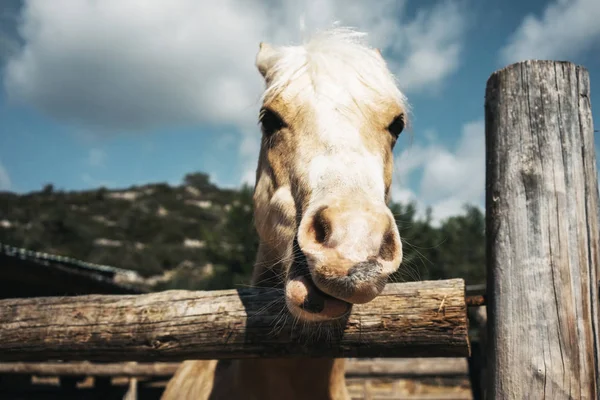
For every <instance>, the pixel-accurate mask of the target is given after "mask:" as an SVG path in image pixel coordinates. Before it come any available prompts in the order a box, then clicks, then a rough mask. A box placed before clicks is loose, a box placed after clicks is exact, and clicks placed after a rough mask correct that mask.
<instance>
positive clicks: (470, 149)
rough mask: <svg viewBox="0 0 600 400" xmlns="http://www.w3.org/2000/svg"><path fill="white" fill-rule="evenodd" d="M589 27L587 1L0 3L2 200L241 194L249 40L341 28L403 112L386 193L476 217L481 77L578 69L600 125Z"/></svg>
mask: <svg viewBox="0 0 600 400" xmlns="http://www.w3.org/2000/svg"><path fill="white" fill-rule="evenodd" d="M598 21H600V1H598V0H554V1H541V0H531V1H522V0H507V1H503V2H497V1H481V0H459V1H453V0H442V1H428V0H419V1H415V0H413V1H411V2H409V1H401V0H400V1H389V0H378V1H357V0H319V1H300V0H283V1H273V0H261V1H259V0H220V1H197V0H171V1H168V2H167V1H159V0H156V1H153V0H144V1H142V0H103V1H93V0H52V1H48V0H2V2H0V79H1V80H0V190H4V191H13V192H17V193H25V192H30V191H37V190H40V189H41V188H42V187H43V186H44V185H45V184H47V183H52V184H53V185H54V187H55V188H56V189H62V190H84V189H91V188H96V187H99V186H106V187H109V188H126V187H129V186H131V185H141V184H146V183H152V182H167V183H169V184H173V185H177V184H180V183H181V181H182V179H183V177H184V176H185V174H187V173H190V172H196V171H202V172H206V173H208V174H209V175H210V177H211V179H212V180H213V181H214V182H216V183H217V184H218V185H220V186H223V187H237V186H240V185H241V184H243V183H248V184H250V185H253V183H254V171H255V168H256V161H257V157H258V149H259V141H260V129H259V126H258V124H257V115H258V110H259V107H260V96H261V91H262V89H263V81H262V78H261V77H260V74H259V73H258V71H257V70H256V67H255V65H254V61H255V57H256V53H257V51H258V45H259V43H260V42H263V41H264V42H268V43H272V44H274V45H287V44H298V43H301V42H302V40H303V39H305V37H306V35H307V34H309V33H310V32H312V31H314V30H316V29H324V28H327V27H330V26H332V25H333V24H334V23H336V22H337V23H338V24H341V25H344V26H351V27H355V28H357V29H359V30H361V31H364V32H366V33H367V34H368V41H369V43H370V44H371V45H372V46H374V47H378V48H379V49H381V50H382V53H383V56H384V57H385V59H386V61H387V62H388V65H389V66H390V69H391V71H392V73H393V74H394V75H395V76H396V78H397V80H398V82H399V87H400V89H401V90H402V91H403V93H404V94H405V95H406V96H407V97H408V101H409V103H410V104H411V109H412V110H411V120H412V121H411V129H410V132H408V133H405V134H403V135H402V136H401V139H400V140H399V142H398V143H397V145H396V147H395V151H394V154H395V172H394V186H393V191H392V193H393V199H394V200H396V201H415V202H416V203H417V205H418V206H419V208H420V209H421V210H424V209H425V207H428V206H429V207H432V211H433V216H434V219H435V220H437V221H439V220H441V219H443V218H446V217H448V216H451V215H456V214H458V213H461V212H462V207H463V205H464V204H465V203H470V204H474V205H477V206H480V207H482V209H483V206H484V198H485V192H484V190H485V149H484V144H485V138H484V120H483V118H484V116H483V113H484V94H485V84H486V81H487V79H488V78H489V76H490V75H491V74H492V73H493V72H494V71H496V70H498V69H500V68H502V67H504V66H506V65H508V64H511V63H513V62H517V61H521V60H525V59H552V60H568V61H571V62H574V63H576V64H579V65H583V66H584V67H586V68H587V69H588V71H589V73H590V79H591V93H592V97H591V100H592V113H593V116H595V118H596V121H597V118H598V115H600V108H599V107H600V105H599V104H600V23H598ZM595 94H598V95H597V96H596V95H595ZM598 125H599V124H598V123H595V127H597V126H598ZM595 129H598V128H595ZM598 136H599V135H598V134H596V138H595V143H596V148H597V149H600V139H599V138H598ZM597 152H598V154H599V155H600V151H599V150H597Z"/></svg>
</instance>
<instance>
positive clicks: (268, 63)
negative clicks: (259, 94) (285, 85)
mask: <svg viewBox="0 0 600 400" xmlns="http://www.w3.org/2000/svg"><path fill="white" fill-rule="evenodd" d="M278 55H279V52H278V51H277V49H275V47H273V46H271V45H270V44H268V43H264V42H260V48H259V50H258V54H257V55H256V67H257V68H258V71H259V72H260V73H261V75H262V76H263V77H264V78H266V77H267V73H268V71H269V69H270V68H271V67H272V66H273V64H275V62H276V61H277V56H278Z"/></svg>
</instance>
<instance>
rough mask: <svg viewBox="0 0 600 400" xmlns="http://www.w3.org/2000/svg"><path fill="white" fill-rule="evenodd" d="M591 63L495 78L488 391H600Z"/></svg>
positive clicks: (538, 65) (547, 394)
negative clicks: (587, 65) (599, 387)
mask: <svg viewBox="0 0 600 400" xmlns="http://www.w3.org/2000/svg"><path fill="white" fill-rule="evenodd" d="M589 88H590V86H589V78H588V72H587V71H586V70H585V69H584V68H582V67H579V66H575V65H573V64H571V63H568V62H553V61H526V62H521V63H517V64H513V65H510V66H508V67H506V68H504V69H502V70H500V71H497V72H495V73H494V74H493V75H492V76H491V77H490V79H489V80H488V82H487V89H486V102H485V119H486V151H487V177H486V191H487V193H486V207H487V229H486V231H487V252H488V253H487V254H488V274H487V276H488V279H489V280H488V284H487V289H488V296H489V297H488V313H489V335H490V336H489V342H488V349H489V351H488V356H489V358H488V360H489V379H488V383H489V386H488V388H489V389H488V398H490V399H506V398H510V399H534V398H535V399H541V398H548V399H563V398H573V399H597V398H598V397H597V396H598V381H597V379H598V359H599V351H598V345H599V342H598V328H599V327H598V292H597V290H598V288H597V283H598V281H597V278H598V276H597V273H598V268H599V267H600V260H599V256H600V255H599V252H598V246H599V245H600V243H599V242H600V239H599V234H600V228H599V223H598V205H599V204H598V175H597V171H596V160H595V150H594V138H593V128H592V118H591V110H590V89H589Z"/></svg>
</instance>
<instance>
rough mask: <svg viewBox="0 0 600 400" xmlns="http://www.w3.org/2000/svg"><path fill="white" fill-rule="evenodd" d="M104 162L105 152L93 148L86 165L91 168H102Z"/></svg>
mask: <svg viewBox="0 0 600 400" xmlns="http://www.w3.org/2000/svg"><path fill="white" fill-rule="evenodd" d="M105 162H106V152H105V151H104V150H102V149H98V148H93V149H90V152H89V153H88V158H87V163H88V164H89V165H90V166H91V167H103V166H104V165H105V164H104V163H105Z"/></svg>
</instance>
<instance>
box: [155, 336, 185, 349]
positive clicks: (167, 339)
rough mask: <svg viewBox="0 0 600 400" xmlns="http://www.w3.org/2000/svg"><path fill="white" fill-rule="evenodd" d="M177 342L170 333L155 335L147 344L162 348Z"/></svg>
mask: <svg viewBox="0 0 600 400" xmlns="http://www.w3.org/2000/svg"><path fill="white" fill-rule="evenodd" d="M177 344H179V340H177V338H176V337H175V336H172V335H163V336H157V337H156V338H154V339H153V340H150V341H149V343H148V345H149V346H150V347H152V348H153V349H156V350H158V349H163V348H165V347H172V346H176V345H177Z"/></svg>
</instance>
